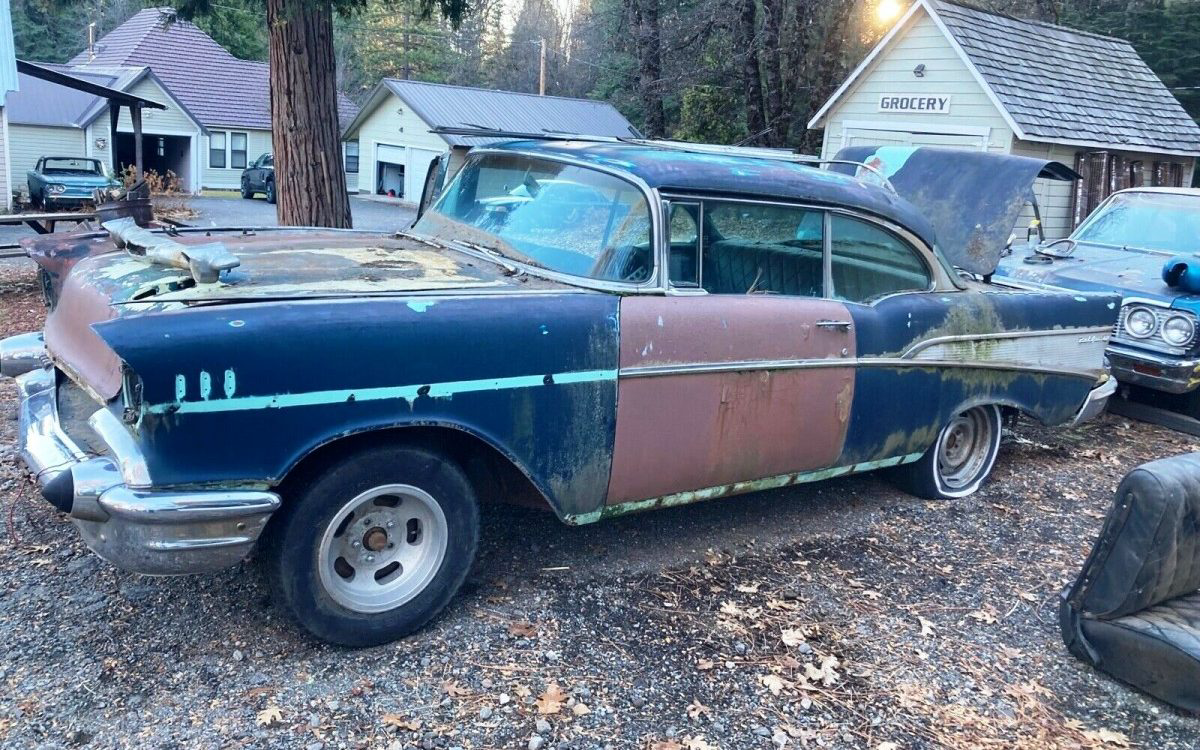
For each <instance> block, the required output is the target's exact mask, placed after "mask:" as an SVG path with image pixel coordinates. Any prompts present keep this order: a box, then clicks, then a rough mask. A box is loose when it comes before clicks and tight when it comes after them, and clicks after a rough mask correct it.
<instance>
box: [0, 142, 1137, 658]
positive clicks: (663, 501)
mask: <svg viewBox="0 0 1200 750" xmlns="http://www.w3.org/2000/svg"><path fill="white" fill-rule="evenodd" d="M921 158H922V155H920V154H917V155H913V156H912V158H911V159H910V160H909V163H910V165H917V164H919V163H920V162H921ZM931 158H935V159H936V158H940V157H938V156H937V155H936V154H934V155H932V156H931ZM953 158H955V159H957V158H958V157H957V156H955V157H953ZM993 158H994V159H995V161H987V162H986V163H985V164H984V165H983V166H985V167H986V170H987V174H988V175H989V177H991V176H995V177H997V179H996V180H995V181H994V182H995V183H996V184H1000V183H1002V182H1003V180H1001V179H999V177H1000V176H1003V175H1008V176H1011V175H1012V174H1017V173H1019V174H1020V175H1022V180H1023V181H1024V185H1023V186H1022V187H1021V188H1020V190H1021V191H1022V193H1021V194H1024V192H1023V191H1027V190H1028V189H1029V184H1030V183H1031V182H1032V180H1033V179H1034V177H1036V175H1037V174H1038V173H1040V171H1041V170H1042V169H1044V168H1045V165H1044V164H1043V163H1042V162H1037V161H1034V160H1031V159H1016V160H1013V159H1012V158H1011V157H993ZM867 169H870V167H867ZM1020 181H1021V180H1017V182H1020ZM989 182H991V181H990V180H989ZM1018 209H1019V205H1018ZM939 215H940V216H943V217H947V218H945V219H943V220H944V221H958V222H968V223H967V224H965V225H964V226H976V224H974V223H970V222H972V221H973V220H972V219H971V218H970V217H967V216H965V215H964V212H963V211H957V212H955V211H942V212H939ZM950 217H953V218H950ZM1011 225H1012V222H1011V221H1010V222H1009V226H1011ZM934 226H935V225H934V224H931V223H930V221H929V220H927V219H926V218H924V217H923V216H922V215H921V214H920V213H919V212H918V211H917V210H916V209H915V208H914V206H913V205H912V204H910V203H908V202H907V201H905V200H903V199H901V198H899V197H898V196H897V195H896V194H895V193H894V192H892V191H891V190H890V189H888V188H887V187H881V186H878V185H873V184H868V183H867V182H865V181H863V180H860V179H857V178H856V177H854V176H852V175H842V174H836V173H832V172H829V171H826V170H823V169H819V168H816V166H815V165H810V164H803V163H797V162H795V161H793V160H789V159H778V158H763V157H761V156H747V155H744V154H743V153H742V152H739V151H737V150H736V149H734V150H731V149H705V148H703V147H700V146H679V145H672V144H660V143H651V142H635V143H630V142H623V141H617V140H615V139H614V140H611V141H604V142H596V141H514V142H509V143H505V144H501V145H496V146H491V147H487V148H480V149H477V150H475V151H473V152H472V153H471V154H470V156H469V158H468V161H467V163H466V165H465V166H464V167H463V168H462V169H461V170H460V171H459V172H458V174H457V175H456V176H455V178H454V179H453V181H452V182H451V183H450V184H449V185H448V186H447V187H446V189H445V190H443V191H442V192H441V194H440V197H439V198H438V199H437V201H436V202H435V203H434V204H433V205H432V207H430V208H429V209H428V210H427V211H425V213H424V214H423V215H422V216H421V217H420V219H419V220H418V221H417V222H416V224H415V225H414V226H413V227H412V228H411V230H410V231H406V232H400V233H397V234H394V235H383V234H372V233H366V232H353V231H332V230H322V229H312V230H297V229H283V230H278V231H255V232H233V231H230V232H216V231H207V230H205V231H198V232H186V231H185V232H182V233H174V234H172V235H167V234H164V233H161V232H151V231H148V230H145V229H142V228H139V227H136V226H135V225H132V223H131V222H130V221H128V220H124V221H118V222H112V223H107V224H106V225H105V228H106V229H107V230H108V231H107V233H91V234H76V235H59V236H49V237H45V238H39V239H35V240H31V241H30V242H28V243H27V244H26V248H27V250H28V252H29V254H30V255H31V256H32V257H33V258H34V259H36V260H37V261H38V262H39V263H40V264H42V265H43V266H44V267H46V268H48V269H55V271H54V274H55V280H54V287H53V289H54V291H53V294H52V295H51V297H52V305H53V307H52V309H51V311H50V313H49V316H48V318H47V321H46V326H45V330H44V332H43V333H30V334H27V335H24V336H20V337H15V338H11V339H7V340H5V341H4V342H2V343H0V364H2V367H3V372H4V373H5V374H8V375H11V376H16V377H17V385H18V390H19V393H20V431H19V434H20V438H19V439H20V449H21V451H22V455H23V456H24V458H25V461H26V463H27V465H28V466H29V468H30V470H31V471H32V472H33V474H34V475H35V476H36V477H37V479H38V481H39V483H40V484H41V486H42V492H43V494H44V495H45V497H46V498H47V499H48V500H49V501H50V502H51V503H53V504H54V505H55V506H56V507H57V508H59V509H61V510H62V511H63V512H64V513H67V514H68V515H69V517H70V518H71V520H72V521H73V522H74V523H75V525H76V526H77V527H78V529H79V531H80V532H81V534H82V535H83V537H84V539H85V540H86V541H87V543H88V545H89V546H90V547H91V548H92V549H93V550H94V551H96V553H97V554H99V555H101V556H103V557H104V558H106V559H108V560H110V561H112V562H113V563H115V564H116V565H119V566H122V567H125V568H128V569H131V570H135V571H139V572H144V573H153V574H172V573H191V572H198V571H205V570H212V569H215V568H219V567H222V566H228V565H232V564H235V563H237V562H238V561H239V560H241V559H242V558H243V556H244V555H245V554H246V553H247V552H248V551H249V550H250V549H251V547H253V546H254V545H255V544H256V543H257V544H259V545H260V546H261V558H262V563H263V565H265V567H266V569H267V571H268V573H269V575H270V577H271V579H272V580H273V581H274V587H275V595H276V596H277V598H278V600H279V602H280V604H281V606H282V607H283V609H284V610H285V611H286V612H288V613H289V614H290V615H291V616H292V617H294V618H295V619H296V620H297V621H299V622H300V623H301V624H302V625H303V626H304V627H305V628H307V629H309V630H310V631H311V632H312V633H314V634H316V635H317V636H319V637H321V638H324V639H327V640H330V641H333V642H337V643H342V644H348V645H365V644H372V643H381V642H384V641H387V640H389V639H393V638H396V637H398V636H401V635H404V634H406V633H409V632H411V631H413V630H414V629H416V628H418V627H420V626H421V625H423V624H424V623H425V622H427V621H428V620H429V619H430V618H431V617H433V616H434V615H435V614H437V612H438V611H440V610H441V609H442V608H443V607H444V606H445V605H446V603H447V602H448V601H449V600H450V598H451V597H452V596H453V595H454V593H455V591H456V590H457V589H458V587H459V585H460V584H461V583H462V581H463V579H464V577H465V576H466V574H467V571H468V569H469V567H470V565H471V562H472V559H473V557H474V553H475V548H476V542H477V538H478V534H479V512H478V503H479V502H480V501H481V500H488V499H497V498H498V499H513V498H517V497H522V496H529V497H532V498H534V499H536V501H537V502H540V503H541V504H543V505H544V506H545V507H547V508H549V509H550V510H551V511H553V512H554V513H555V514H557V515H558V517H559V518H561V519H562V520H563V521H564V522H566V523H569V524H585V523H591V522H594V521H598V520H600V519H602V518H606V517H610V516H616V515H621V514H624V513H630V512H635V511H642V510H648V509H651V508H658V507H666V506H674V505H681V504H685V503H690V502H694V501H698V500H706V499H711V498H718V497H723V496H727V495H734V494H738V493H743V492H749V491H753V490H760V489H764V488H770V487H781V486H784V485H790V484H794V483H798V482H807V481H813V480H819V479H826V478H829V477H836V476H841V475H846V474H851V473H854V472H862V471H869V470H874V469H886V470H887V471H888V472H889V475H890V476H891V477H892V478H893V480H894V481H896V482H897V483H898V484H899V485H900V486H901V487H903V488H905V489H907V490H908V491H910V492H913V493H915V494H917V495H920V496H923V497H928V498H957V497H962V496H965V495H968V494H970V493H972V492H974V491H975V490H976V489H977V488H978V487H979V486H980V484H981V483H982V482H983V481H984V480H985V479H986V478H987V476H988V474H989V473H990V471H991V469H992V466H993V464H994V462H995V460H996V455H997V452H998V450H999V446H1000V432H1001V419H1002V416H1003V415H1004V414H1006V413H1009V414H1016V413H1023V414H1028V415H1031V416H1032V417H1033V418H1036V419H1038V420H1041V421H1043V422H1045V423H1048V424H1072V423H1075V422H1078V421H1081V420H1084V419H1087V418H1089V417H1090V416H1092V415H1094V414H1095V413H1096V412H1097V411H1098V410H1099V409H1101V408H1102V407H1103V405H1104V402H1105V399H1107V397H1108V395H1109V394H1110V393H1111V392H1112V389H1113V387H1114V383H1113V381H1111V380H1110V379H1109V378H1108V376H1107V373H1106V372H1105V370H1104V367H1103V353H1104V346H1105V343H1106V341H1107V339H1108V336H1109V333H1110V332H1111V330H1112V327H1113V323H1114V322H1115V320H1116V315H1117V298H1116V297H1115V296H1113V295H1110V294H1095V295H1089V294H1078V293H1070V294H1063V293H1060V292H1039V291H1020V290H1011V289H1001V288H997V287H994V286H990V285H988V284H985V283H980V282H978V281H975V280H972V279H968V278H964V277H963V276H962V275H960V274H959V273H958V272H957V271H955V269H954V268H953V265H952V264H953V263H955V262H956V261H955V258H958V259H960V260H961V262H968V260H969V259H968V258H966V256H964V255H962V253H963V252H965V251H966V249H965V248H943V249H941V250H939V249H938V246H937V244H936V242H935V228H934ZM947 226H948V225H947ZM951 229H952V227H949V226H948V229H947V231H950V230H951Z"/></svg>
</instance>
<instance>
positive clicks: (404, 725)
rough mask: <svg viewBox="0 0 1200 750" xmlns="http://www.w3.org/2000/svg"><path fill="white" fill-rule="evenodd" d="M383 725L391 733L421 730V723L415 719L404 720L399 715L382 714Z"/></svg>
mask: <svg viewBox="0 0 1200 750" xmlns="http://www.w3.org/2000/svg"><path fill="white" fill-rule="evenodd" d="M383 725H384V726H385V727H387V728H388V729H391V730H393V731H395V730H400V729H406V730H408V731H410V732H418V731H420V730H421V722H420V721H418V720H416V719H406V718H404V717H403V716H401V715H400V714H384V715H383Z"/></svg>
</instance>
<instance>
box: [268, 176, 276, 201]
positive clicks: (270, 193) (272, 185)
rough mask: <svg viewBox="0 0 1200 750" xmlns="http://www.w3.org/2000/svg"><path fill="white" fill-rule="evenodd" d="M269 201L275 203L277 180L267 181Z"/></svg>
mask: <svg viewBox="0 0 1200 750" xmlns="http://www.w3.org/2000/svg"><path fill="white" fill-rule="evenodd" d="M267 203H272V204H273V203H275V180H268V181H267Z"/></svg>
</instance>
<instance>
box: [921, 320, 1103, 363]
mask: <svg viewBox="0 0 1200 750" xmlns="http://www.w3.org/2000/svg"><path fill="white" fill-rule="evenodd" d="M1111 333H1112V326H1089V327H1087V328H1059V329H1057V330H1039V331H1000V332H997V333H964V334H958V335H954V336H935V337H934V338H931V339H925V340H924V341H918V342H917V343H915V344H913V345H912V346H910V347H909V348H908V349H905V350H904V353H903V354H901V355H900V356H901V357H903V358H910V357H915V356H916V355H917V353H919V352H921V351H923V350H925V349H928V348H929V347H931V346H937V345H939V344H953V343H957V342H960V341H992V340H997V339H1023V338H1032V337H1036V336H1074V335H1078V336H1087V335H1095V334H1104V335H1105V336H1108V335H1110V334H1111Z"/></svg>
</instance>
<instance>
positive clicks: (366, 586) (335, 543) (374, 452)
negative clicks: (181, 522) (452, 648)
mask: <svg viewBox="0 0 1200 750" xmlns="http://www.w3.org/2000/svg"><path fill="white" fill-rule="evenodd" d="M478 542H479V506H478V503H477V502H476V498H475V492H474V490H473V489H472V488H471V485H470V483H469V481H468V480H467V477H466V475H465V474H464V473H463V471H462V469H461V468H459V466H458V465H457V464H456V463H454V462H453V461H451V460H449V459H448V458H446V457H444V456H442V455H440V454H438V453H435V452H433V451H430V450H427V449H424V448H419V447H411V446H378V447H372V448H368V449H365V450H363V451H361V452H359V453H356V454H353V455H351V456H349V457H347V458H345V459H343V460H342V461H340V462H338V463H336V464H334V465H332V466H330V467H329V468H328V469H326V470H325V471H324V472H323V473H321V474H320V475H318V476H317V477H316V478H315V480H314V481H311V482H309V483H307V484H306V485H305V486H304V487H303V488H301V490H300V491H299V492H298V493H297V494H296V495H295V496H294V497H291V498H285V504H284V507H283V508H282V509H281V510H280V511H279V512H278V513H277V514H276V517H275V518H272V519H271V524H270V526H269V527H268V528H267V531H266V534H265V537H264V545H263V552H264V564H265V568H266V573H267V577H268V581H269V583H270V585H271V589H272V592H273V594H274V595H275V596H276V598H277V599H278V602H279V605H280V606H281V608H282V609H283V610H284V612H285V613H286V614H287V615H288V616H290V617H291V618H292V619H293V620H295V621H296V622H297V623H299V624H300V625H301V627H303V628H304V629H306V630H308V631H309V632H310V633H312V634H313V635H315V636H316V637H318V638H320V639H321V640H324V641H328V642H330V643H335V644H338V645H342V646H351V647H362V646H375V645H379V644H381V643H387V642H389V641H393V640H395V639H397V638H401V637H403V636H405V635H408V634H410V633H412V632H414V631H416V630H418V629H419V628H421V627H422V626H424V625H425V624H426V623H428V622H429V621H430V620H431V619H433V618H434V617H435V616H436V615H437V614H438V613H439V612H441V611H442V610H443V609H444V608H445V607H446V605H447V604H448V603H449V602H450V600H451V599H452V598H453V597H454V595H455V593H457V591H458V589H459V587H460V586H461V585H462V582H463V580H464V579H465V578H466V576H467V572H468V571H469V570H470V567H471V563H472V561H473V560H474V558H475V550H476V547H477V546H478Z"/></svg>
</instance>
